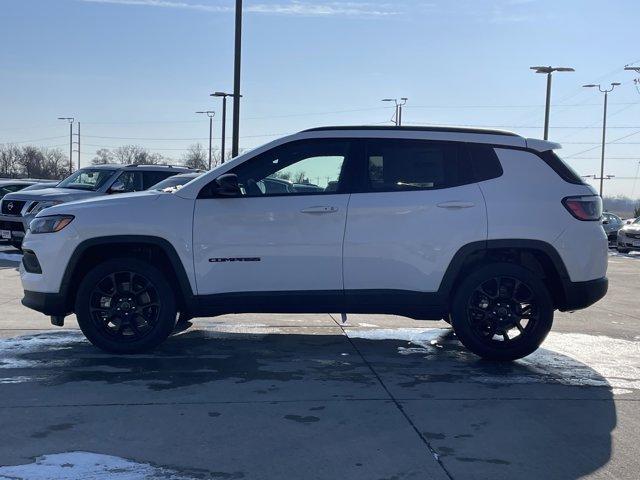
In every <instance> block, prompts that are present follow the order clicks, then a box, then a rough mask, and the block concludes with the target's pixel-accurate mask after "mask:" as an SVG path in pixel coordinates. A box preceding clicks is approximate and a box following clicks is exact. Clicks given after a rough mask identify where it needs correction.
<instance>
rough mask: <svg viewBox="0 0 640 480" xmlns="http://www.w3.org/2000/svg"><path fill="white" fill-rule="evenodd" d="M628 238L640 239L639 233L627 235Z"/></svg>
mask: <svg viewBox="0 0 640 480" xmlns="http://www.w3.org/2000/svg"><path fill="white" fill-rule="evenodd" d="M627 237H629V238H640V233H627Z"/></svg>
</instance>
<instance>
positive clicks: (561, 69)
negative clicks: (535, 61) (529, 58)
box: [529, 66, 575, 73]
mask: <svg viewBox="0 0 640 480" xmlns="http://www.w3.org/2000/svg"><path fill="white" fill-rule="evenodd" d="M529 69H530V70H535V72H536V73H553V72H575V69H573V68H571V67H543V66H538V67H529Z"/></svg>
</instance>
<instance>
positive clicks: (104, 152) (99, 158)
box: [91, 148, 115, 165]
mask: <svg viewBox="0 0 640 480" xmlns="http://www.w3.org/2000/svg"><path fill="white" fill-rule="evenodd" d="M91 163H92V164H93V165H106V164H109V163H115V158H114V156H113V153H112V152H111V150H109V149H108V148H101V149H100V150H96V156H95V157H93V159H92V160H91Z"/></svg>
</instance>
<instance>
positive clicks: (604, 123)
mask: <svg viewBox="0 0 640 480" xmlns="http://www.w3.org/2000/svg"><path fill="white" fill-rule="evenodd" d="M619 85H620V83H618V82H613V83H611V87H610V88H602V86H601V85H600V84H598V85H596V84H593V83H590V84H588V85H583V87H585V88H595V87H598V90H600V92H601V93H604V113H603V115H602V155H601V157H600V197H602V187H603V180H604V147H605V143H606V137H607V98H608V97H609V92H612V91H613V89H614V88H616V87H617V86H619Z"/></svg>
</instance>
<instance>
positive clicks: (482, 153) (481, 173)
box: [467, 143, 504, 182]
mask: <svg viewBox="0 0 640 480" xmlns="http://www.w3.org/2000/svg"><path fill="white" fill-rule="evenodd" d="M467 150H468V152H469V157H470V163H471V170H472V172H473V177H474V179H475V181H476V182H483V181H485V180H491V179H492V178H498V177H501V176H502V174H503V173H504V172H503V170H502V165H501V164H500V160H499V159H498V155H497V154H496V151H495V149H494V148H493V147H492V146H491V145H483V144H479V143H469V144H467Z"/></svg>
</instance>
